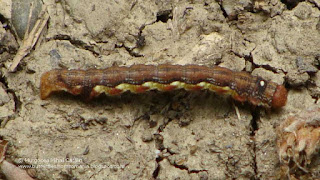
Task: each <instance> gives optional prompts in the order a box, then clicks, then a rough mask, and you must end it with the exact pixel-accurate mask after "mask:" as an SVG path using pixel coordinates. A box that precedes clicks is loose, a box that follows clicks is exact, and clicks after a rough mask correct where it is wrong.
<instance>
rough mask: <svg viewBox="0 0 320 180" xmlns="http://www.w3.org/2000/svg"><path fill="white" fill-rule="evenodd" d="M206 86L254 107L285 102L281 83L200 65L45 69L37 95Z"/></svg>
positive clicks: (91, 94) (87, 96)
mask: <svg viewBox="0 0 320 180" xmlns="http://www.w3.org/2000/svg"><path fill="white" fill-rule="evenodd" d="M181 88H182V89H185V90H201V89H208V90H210V91H214V92H216V93H219V94H227V95H230V96H231V97H232V98H233V99H235V100H237V101H240V102H245V101H248V102H250V103H251V104H253V105H255V106H264V107H267V108H280V107H282V106H284V105H285V104H286V101H287V90H286V88H285V87H284V86H283V85H278V84H276V83H274V82H272V81H267V80H265V79H263V78H262V77H259V76H252V75H250V74H249V73H247V72H234V71H231V70H229V69H227V68H223V67H219V66H214V67H207V66H201V65H171V64H162V65H158V66H154V65H142V64H139V65H132V66H130V67H124V66H112V67H109V68H106V69H89V70H67V69H55V70H51V71H48V72H45V73H44V74H43V75H42V77H41V82H40V98H41V99H46V98H47V97H49V96H50V95H51V94H52V93H53V92H56V91H66V92H69V93H71V94H73V95H81V96H83V97H84V98H85V99H86V100H90V99H92V98H93V97H96V96H98V95H100V94H101V93H105V94H107V95H119V94H121V93H123V92H125V91H131V92H132V93H143V92H145V91H148V90H152V89H156V90H158V91H171V90H175V89H181Z"/></svg>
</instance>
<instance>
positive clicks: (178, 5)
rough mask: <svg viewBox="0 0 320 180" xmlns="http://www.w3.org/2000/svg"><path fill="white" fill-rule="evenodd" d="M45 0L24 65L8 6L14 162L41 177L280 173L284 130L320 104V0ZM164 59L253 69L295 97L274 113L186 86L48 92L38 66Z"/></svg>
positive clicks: (6, 113)
mask: <svg viewBox="0 0 320 180" xmlns="http://www.w3.org/2000/svg"><path fill="white" fill-rule="evenodd" d="M8 2H9V1H3V2H2V3H7V4H10V3H8ZM44 4H45V5H47V8H48V12H49V14H50V20H49V22H48V26H47V31H46V32H45V33H44V38H43V39H42V41H41V42H40V43H38V45H37V46H36V48H35V49H34V50H33V51H32V52H31V53H30V54H29V55H28V56H27V57H26V58H24V60H23V61H22V62H21V64H20V65H19V67H18V70H17V72H15V73H8V72H7V71H8V67H9V66H10V64H11V63H12V58H13V56H14V53H15V52H16V50H17V43H16V42H15V38H14V36H13V35H12V34H11V32H12V31H10V27H5V25H4V24H5V23H6V22H9V21H10V18H11V14H10V10H8V8H7V9H4V8H2V9H1V8H0V10H1V11H0V12H1V13H2V17H1V18H0V22H1V24H2V26H0V37H1V38H2V41H3V42H2V44H0V48H1V47H2V51H0V64H1V66H0V68H1V72H0V73H1V74H2V76H1V82H0V84H1V86H0V123H2V125H3V124H4V122H5V121H8V122H7V123H6V125H5V126H4V125H3V126H4V127H2V128H1V129H0V136H1V138H2V139H5V140H8V141H10V147H9V150H8V153H7V160H10V161H12V162H13V163H15V164H17V165H33V167H34V168H35V169H36V172H37V174H36V177H37V178H38V179H72V178H77V179H89V178H92V179H153V178H158V179H178V178H179V179H270V178H271V179H276V178H279V174H280V171H279V166H280V163H279V159H278V154H277V147H276V139H277V136H276V127H277V126H278V125H279V124H280V122H281V121H283V120H284V119H286V117H287V116H289V115H292V114H294V113H298V112H299V111H301V110H303V109H307V108H308V107H310V106H319V102H318V101H317V100H318V97H319V96H320V71H319V64H320V62H319V61H320V35H319V33H320V20H319V16H320V10H319V9H320V8H319V7H320V6H319V5H320V2H319V1H318V0H307V1H303V2H296V1H282V2H281V1H278V0H265V1H250V0H244V1H233V0H232V1H228V2H226V1H220V3H219V2H217V1H213V0H204V1H203V0H202V1H200V0H183V1H170V0H159V1H149V0H147V1H142V0H130V1H126V0H116V1H109V0H105V1H100V0H91V1H86V0H61V1H55V0H44ZM4 37H5V38H4ZM143 37H144V38H145V40H144V41H143ZM1 38H0V39H1ZM4 41H5V43H4ZM1 45H2V46H1ZM161 63H173V64H191V63H192V64H202V65H208V66H212V65H219V66H223V67H228V68H230V69H233V70H238V71H241V70H245V71H248V72H252V74H254V75H260V76H262V77H264V78H266V79H271V80H273V81H275V82H277V83H285V84H286V87H287V88H288V89H289V96H288V102H287V105H286V106H285V107H284V108H282V109H280V110H278V111H275V110H272V111H270V110H265V109H263V108H254V107H252V106H250V105H248V104H244V105H242V104H239V103H235V104H234V103H233V101H232V100H230V99H229V98H225V97H221V96H218V95H216V94H214V93H210V92H185V91H174V92H168V93H159V92H148V93H146V94H139V95H133V94H130V93H125V94H123V95H122V96H121V97H101V98H99V99H96V100H94V101H92V102H90V103H85V102H83V101H82V100H81V99H79V97H73V96H71V95H69V94H64V93H61V94H57V95H54V96H52V97H50V98H49V99H47V100H41V99H40V98H39V83H40V77H41V74H42V73H44V72H46V71H48V70H51V69H54V68H72V69H75V68H82V69H88V68H93V67H94V68H105V67H109V66H111V65H113V64H117V65H125V66H129V65H132V64H154V65H157V64H161ZM235 108H239V112H240V115H241V119H238V117H237V115H236V113H235ZM68 159H69V161H67V160H68ZM71 160H72V161H71Z"/></svg>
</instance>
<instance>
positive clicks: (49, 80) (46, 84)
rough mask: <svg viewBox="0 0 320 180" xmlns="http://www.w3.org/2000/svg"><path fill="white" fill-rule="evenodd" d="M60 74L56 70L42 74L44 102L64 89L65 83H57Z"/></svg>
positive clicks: (41, 93)
mask: <svg viewBox="0 0 320 180" xmlns="http://www.w3.org/2000/svg"><path fill="white" fill-rule="evenodd" d="M57 77H58V72H57V71H55V70H52V71H49V72H46V73H44V74H42V76H41V80H40V98H41V99H42V100H44V99H46V98H48V97H49V96H50V95H51V94H52V93H53V92H55V91H60V90H63V89H64V86H65V85H64V84H63V83H58V82H57V81H58V80H57Z"/></svg>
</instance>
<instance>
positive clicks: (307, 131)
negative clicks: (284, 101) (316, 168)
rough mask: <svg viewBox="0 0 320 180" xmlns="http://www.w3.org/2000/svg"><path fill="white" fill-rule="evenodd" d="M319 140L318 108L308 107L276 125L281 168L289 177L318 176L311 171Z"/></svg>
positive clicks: (319, 121)
mask: <svg viewBox="0 0 320 180" xmlns="http://www.w3.org/2000/svg"><path fill="white" fill-rule="evenodd" d="M319 142H320V108H319V107H315V108H310V109H308V110H306V111H301V112H300V113H299V114H297V115H295V116H290V117H288V118H287V119H286V120H285V121H283V122H282V123H281V125H280V126H279V127H278V149H279V158H280V162H281V170H282V174H283V175H284V176H288V178H289V179H290V178H291V179H295V178H298V179H300V178H302V177H304V178H305V177H312V178H315V177H317V176H318V178H319V174H318V175H317V174H316V172H313V169H312V167H313V164H314V163H317V160H316V159H317V158H316V155H317V154H319V151H318V150H319V149H320V148H319Z"/></svg>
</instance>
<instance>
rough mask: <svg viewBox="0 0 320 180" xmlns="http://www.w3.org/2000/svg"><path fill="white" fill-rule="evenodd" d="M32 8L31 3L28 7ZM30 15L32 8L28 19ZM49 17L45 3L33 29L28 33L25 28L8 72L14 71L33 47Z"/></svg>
mask: <svg viewBox="0 0 320 180" xmlns="http://www.w3.org/2000/svg"><path fill="white" fill-rule="evenodd" d="M30 8H31V9H32V5H31V7H30ZM31 16H32V10H30V15H29V21H28V22H30V19H31ZM48 19H49V14H48V12H47V8H46V6H45V5H43V6H42V10H41V12H40V13H39V16H38V20H37V22H36V24H35V25H34V27H33V29H32V30H31V32H30V33H29V29H28V28H27V30H26V32H25V36H24V39H23V41H22V45H21V46H20V48H19V50H18V52H17V54H16V56H15V57H14V58H13V62H12V64H11V66H10V68H9V71H10V72H14V71H15V69H16V67H17V66H18V64H19V63H20V61H21V60H22V59H23V58H24V57H25V56H26V55H28V54H29V53H30V50H31V49H32V48H33V47H34V45H35V44H36V42H37V41H38V39H39V37H40V35H41V32H42V30H43V28H44V27H45V25H46V24H47V21H48ZM28 27H30V25H28Z"/></svg>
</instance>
